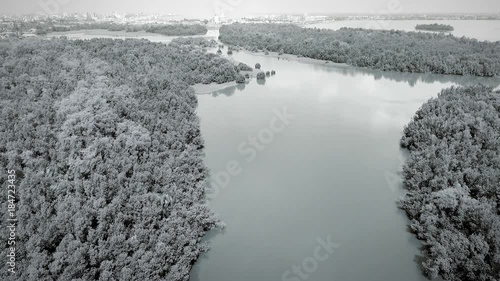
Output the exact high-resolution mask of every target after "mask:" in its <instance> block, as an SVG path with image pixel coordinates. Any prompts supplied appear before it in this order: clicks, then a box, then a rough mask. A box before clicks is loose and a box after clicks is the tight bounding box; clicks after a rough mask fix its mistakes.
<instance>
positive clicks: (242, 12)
mask: <svg viewBox="0 0 500 281" xmlns="http://www.w3.org/2000/svg"><path fill="white" fill-rule="evenodd" d="M64 12H66V13H72V12H97V13H108V12H120V13H126V12H132V13H138V12H143V13H148V14H150V13H156V14H168V13H175V14H178V15H181V16H184V17H187V18H209V17H212V16H213V15H214V14H215V13H217V14H221V13H224V15H225V16H229V17H241V16H248V15H256V14H285V13H288V14H290V13H299V14H304V13H308V14H315V13H321V14H326V13H328V14H333V13H362V14H397V13H500V1H499V0H474V1H472V0H467V1H464V0H343V1H335V0H307V1H305V0H176V1H172V0H140V1H138V0H0V14H30V13H40V14H42V13H50V14H52V13H64Z"/></svg>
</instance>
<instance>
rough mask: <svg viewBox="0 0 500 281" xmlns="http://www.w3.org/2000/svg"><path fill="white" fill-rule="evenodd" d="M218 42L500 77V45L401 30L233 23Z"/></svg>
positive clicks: (394, 66) (394, 68)
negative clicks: (330, 28) (331, 28)
mask: <svg viewBox="0 0 500 281" xmlns="http://www.w3.org/2000/svg"><path fill="white" fill-rule="evenodd" d="M219 38H220V40H221V41H222V42H224V43H226V44H232V45H235V46H240V47H243V48H246V49H248V50H251V51H257V50H269V51H274V52H284V53H288V54H293V55H298V56H304V57H308V58H313V59H320V60H330V61H333V62H337V63H347V64H350V65H353V66H361V67H369V68H374V69H380V70H392V71H399V72H418V73H439V74H456V75H473V76H488V77H490V76H495V75H499V74H500V42H478V41H477V40H475V39H468V38H465V37H463V38H457V37H454V36H452V35H444V34H440V33H427V32H405V31H399V30H366V29H353V28H341V29H339V30H335V31H334V30H328V29H317V28H301V27H299V26H296V25H291V24H238V23H237V24H231V25H224V26H222V27H221V28H220V36H219Z"/></svg>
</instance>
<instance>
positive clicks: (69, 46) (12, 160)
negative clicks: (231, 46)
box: [0, 38, 236, 281]
mask: <svg viewBox="0 0 500 281" xmlns="http://www.w3.org/2000/svg"><path fill="white" fill-rule="evenodd" d="M0 66H1V67H0V114H1V116H0V132H1V134H0V177H1V178H6V177H5V176H6V171H7V169H14V170H16V171H17V176H18V182H17V183H16V184H17V185H18V197H19V199H18V202H17V204H18V218H19V221H22V223H20V224H19V229H18V233H17V244H16V255H17V259H18V261H19V262H18V265H17V271H16V272H17V273H16V275H15V276H10V278H12V277H14V279H15V280H23V281H26V280H28V281H29V280H33V281H35V280H36V281H39V280H81V281H86V280H141V281H142V280H188V275H189V270H190V268H191V265H192V264H193V262H194V260H196V259H197V257H198V255H199V254H200V252H202V251H204V250H205V249H206V246H205V245H203V244H201V243H200V239H201V237H202V236H203V235H204V233H205V232H206V231H207V230H210V229H212V228H214V227H215V226H216V225H217V224H218V221H217V219H216V218H215V217H214V216H213V214H212V213H211V212H210V210H209V209H208V207H207V206H206V205H205V204H204V200H205V199H204V194H205V184H206V181H207V176H208V171H207V168H206V167H205V166H204V164H203V162H202V157H203V140H202V138H201V135H200V129H199V120H198V118H197V117H196V115H195V109H196V106H197V99H196V96H195V94H194V91H193V90H192V89H191V88H190V87H189V84H194V83H199V82H206V83H209V82H214V81H215V82H221V83H222V82H227V81H233V80H234V78H235V76H236V72H235V70H234V66H233V65H232V64H231V63H230V62H228V61H226V60H225V59H222V58H220V57H218V56H216V55H214V54H204V53H202V52H201V51H199V50H197V49H195V48H194V47H193V46H190V45H182V44H172V45H170V46H167V45H164V44H159V43H152V42H149V41H147V40H110V39H93V40H89V41H82V40H76V41H70V40H65V39H54V40H41V39H36V38H35V39H23V40H17V39H16V40H2V41H0ZM1 204H2V209H3V210H6V209H7V206H6V201H5V200H3V201H2V202H1ZM1 224H2V227H1V229H2V235H0V243H1V244H2V245H3V246H2V249H1V255H2V256H4V257H5V256H6V254H7V248H6V247H8V245H7V243H6V238H7V237H8V236H7V235H6V227H5V225H4V224H5V220H2V222H1ZM9 274H10V273H8V272H7V271H5V270H2V271H1V273H0V279H1V280H12V279H7V278H8V277H7V275H9Z"/></svg>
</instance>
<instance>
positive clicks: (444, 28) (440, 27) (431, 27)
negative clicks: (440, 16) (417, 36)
mask: <svg viewBox="0 0 500 281" xmlns="http://www.w3.org/2000/svg"><path fill="white" fill-rule="evenodd" d="M415 29H416V30H425V31H440V32H448V31H453V30H455V29H454V28H453V26H451V25H448V24H438V23H433V24H417V26H415Z"/></svg>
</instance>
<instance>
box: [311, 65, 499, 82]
mask: <svg viewBox="0 0 500 281" xmlns="http://www.w3.org/2000/svg"><path fill="white" fill-rule="evenodd" d="M314 69H315V70H316V71H324V72H331V73H339V74H342V75H344V76H351V77H355V76H359V75H360V74H364V75H369V76H372V77H373V78H374V79H375V80H381V79H382V78H384V79H388V80H390V81H395V82H404V83H407V84H408V85H409V86H410V87H414V86H415V85H417V83H419V82H421V83H425V84H434V83H436V82H438V83H443V84H445V83H455V84H458V85H461V86H467V85H473V84H478V83H480V84H483V85H486V86H490V87H493V88H495V87H498V86H499V85H500V77H476V76H459V75H441V74H432V73H405V72H395V71H381V70H374V69H368V68H362V67H353V66H348V65H342V64H334V63H328V64H325V65H317V64H314Z"/></svg>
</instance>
